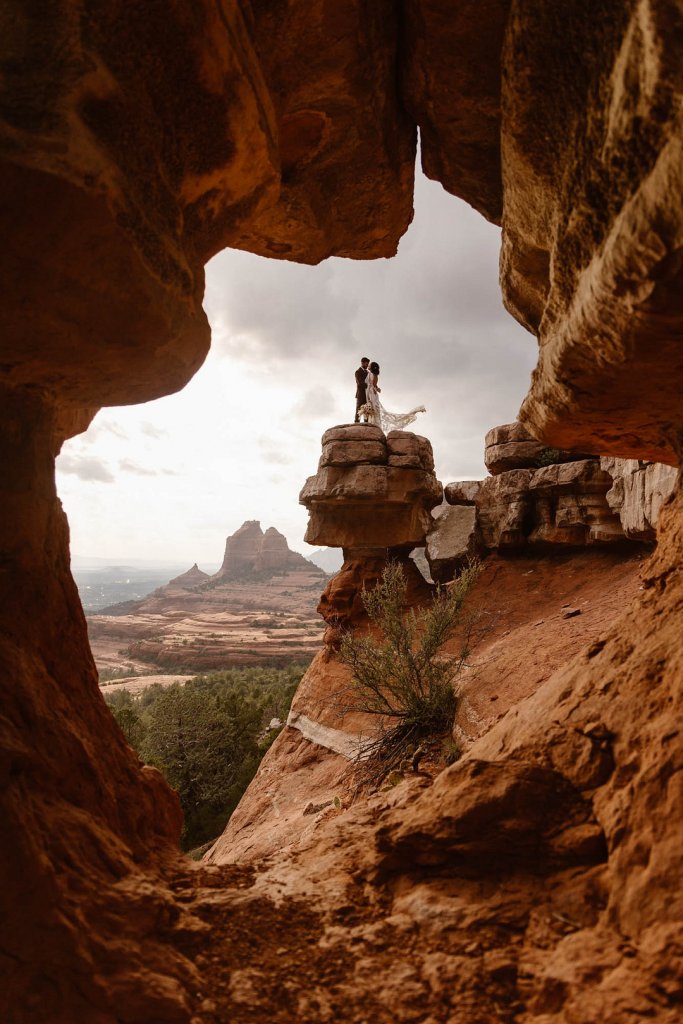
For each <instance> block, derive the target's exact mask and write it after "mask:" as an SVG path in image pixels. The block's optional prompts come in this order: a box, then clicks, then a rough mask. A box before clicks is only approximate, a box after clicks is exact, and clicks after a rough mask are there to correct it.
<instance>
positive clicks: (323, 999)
mask: <svg viewBox="0 0 683 1024" xmlns="http://www.w3.org/2000/svg"><path fill="white" fill-rule="evenodd" d="M7 10H8V16H7V17H6V18H5V19H4V22H3V34H2V48H3V80H2V89H3V93H2V104H1V105H0V147H1V155H2V162H1V163H0V178H1V181H2V189H1V190H0V205H1V207H2V217H3V223H4V226H5V233H4V238H5V243H4V249H3V270H4V274H3V279H2V301H3V351H2V368H3V381H2V384H1V385H0V399H1V401H0V452H1V454H2V466H3V473H2V474H0V497H1V499H2V509H3V515H2V517H0V547H1V550H2V563H1V567H2V572H0V615H1V618H2V629H1V631H0V687H1V688H2V718H1V720H0V744H1V747H0V750H1V753H2V756H1V758H0V765H2V772H3V776H2V783H3V784H2V786H1V787H0V802H1V806H0V811H1V812H2V821H3V824H4V826H5V827H4V829H3V836H2V846H1V848H0V853H1V856H2V864H3V871H4V877H5V878H7V879H8V880H9V881H8V884H6V885H5V886H4V887H3V889H2V893H1V894H0V900H1V905H0V950H2V953H1V954H0V955H1V956H2V960H1V961H0V962H1V964H2V968H1V969H2V979H0V980H1V982H2V984H1V985H0V1011H1V1012H2V1015H3V1016H4V1018H5V1019H7V1020H8V1021H10V1022H11V1024H25V1022H26V1021H27V1020H30V1021H31V1024H41V1022H49V1024H61V1022H62V1021H63V1022H68V1024H80V1022H84V1024H86V1022H87V1024H113V1022H114V1021H115V1020H122V1019H123V1020H128V1021H130V1022H139V1024H143V1022H149V1021H150V1020H157V1021H164V1022H166V1021H168V1022H171V1021H187V1020H190V1019H191V1018H192V1017H194V1018H195V1019H198V1020H205V1021H210V1020H212V1019H213V1020H214V1021H215V1020H217V1019H218V1020H220V1019H221V1017H222V1018H225V1017H226V1016H229V1017H231V1018H232V1019H234V1020H245V1021H246V1020H249V1021H252V1022H253V1021H255V1020H269V1021H270V1020H277V1019H280V1020H292V1019H296V1018H297V1017H299V1018H304V1019H306V1018H308V1019H316V1018H317V1019H320V1020H324V1019H330V1017H336V1019H344V1017H346V1019H352V1020H353V1019H355V1020H358V1021H360V1020H367V1019H377V1020H397V1019H405V1020H410V1019H412V1020H422V1021H429V1020H430V1018H431V1020H432V1021H433V1020H451V1021H453V1020H458V1019H461V1020H463V1021H464V1020H468V1021H469V1020H472V1019H477V1018H479V1019H482V1020H500V1021H507V1020H511V1019H516V1020H518V1021H521V1022H526V1021H534V1020H536V1021H537V1022H539V1024H541V1022H542V1024H550V1022H553V1021H557V1022H567V1024H568V1022H570V1021H581V1022H582V1024H590V1022H592V1021H600V1022H608V1024H627V1022H628V1024H630V1022H632V1021H635V1020H638V1019H639V1018H640V1019H642V1018H646V1019H647V1018H649V1019H656V1020H658V1021H663V1022H667V1024H668V1022H669V1021H673V1020H674V1019H675V1017H676V1015H677V1014H678V1013H679V1006H677V1001H680V984H679V982H678V980H677V979H676V977H674V976H673V974H672V963H673V962H674V955H675V952H676V950H677V948H678V945H680V918H681V913H680V906H679V896H678V893H679V886H678V878H679V877H680V863H679V856H680V853H679V850H680V844H678V843H677V836H676V832H675V829H676V828H677V827H678V825H679V822H680V817H681V805H680V794H679V792H678V790H677V789H676V779H677V774H676V772H677V771H678V770H679V768H680V733H679V731H678V724H677V722H676V719H675V709H676V707H677V706H678V703H679V702H680V694H679V692H678V688H679V686H680V680H681V676H682V675H683V661H682V659H683V649H682V647H681V644H682V640H681V637H682V636H683V630H681V621H682V619H683V596H682V594H681V586H682V584H681V573H680V564H681V560H682V558H683V538H682V535H681V523H682V522H683V506H682V502H681V496H680V494H677V495H676V496H675V498H673V499H670V500H669V501H667V502H666V503H665V505H664V508H663V511H662V514H661V515H660V525H659V527H658V529H659V537H660V539H659V544H658V548H657V551H656V553H655V555H654V556H653V559H652V561H651V562H650V563H649V565H648V567H647V568H646V569H645V571H644V575H643V582H642V584H641V586H642V587H643V590H642V591H640V590H639V591H638V594H637V596H636V599H635V601H634V602H633V604H631V605H630V606H629V607H627V608H625V609H624V614H623V616H622V618H621V619H619V620H618V621H617V622H615V624H614V626H613V627H611V628H609V629H606V630H604V631H601V632H600V633H599V635H598V636H597V638H596V639H595V640H594V641H593V642H592V643H591V645H590V646H588V647H587V648H586V649H585V650H584V651H583V652H582V653H579V654H578V655H577V656H576V657H575V659H574V660H573V661H572V662H570V663H569V664H568V665H566V666H565V667H563V668H561V669H560V670H559V671H558V673H557V674H555V675H553V676H551V678H550V679H548V680H547V681H546V682H545V683H544V684H543V685H542V686H541V687H540V688H539V689H538V691H537V692H536V694H535V695H532V696H531V697H529V698H527V699H526V700H525V702H524V703H521V704H519V705H518V706H517V707H516V708H514V709H512V710H511V711H510V712H509V713H508V715H506V716H505V717H504V718H503V719H502V720H501V721H500V722H499V723H497V724H496V725H495V726H494V727H493V728H492V729H491V730H490V731H489V732H488V733H486V734H485V735H483V736H482V737H480V738H479V739H478V740H477V741H476V743H475V745H474V746H473V747H472V749H471V750H470V751H469V753H468V755H467V757H466V758H465V759H464V760H463V761H462V762H461V763H460V764H458V765H455V766H453V767H452V768H450V769H448V770H447V771H445V772H443V773H442V774H441V775H440V777H439V779H438V780H437V782H436V783H435V784H434V785H433V786H432V787H430V788H423V784H422V783H421V782H420V781H419V780H416V781H415V782H414V783H413V784H411V785H410V786H408V787H406V789H403V790H402V789H401V787H400V786H399V787H397V789H396V791H395V792H394V793H393V795H391V796H390V797H386V796H380V797H377V798H376V802H375V803H374V804H373V805H371V806H369V807H366V808H358V809H357V810H356V811H354V812H352V813H349V814H348V815H346V816H340V818H339V821H335V822H332V823H330V825H329V826H325V831H324V834H318V835H316V837H314V841H313V842H312V843H311V844H310V845H309V846H307V847H306V848H305V849H304V848H302V849H301V850H300V851H298V853H297V858H296V859H294V858H289V857H286V856H285V857H283V858H282V859H281V860H280V861H279V862H278V863H275V862H273V863H272V865H271V867H270V868H268V869H263V870H261V871H260V872H258V873H251V872H245V871H244V870H240V871H235V870H234V869H231V868H216V869H213V870H211V869H209V868H206V867H204V868H201V869H198V870H197V871H193V869H191V868H190V867H189V866H187V865H184V864H183V865H181V864H180V862H179V860H178V855H177V838H178V832H179V820H178V808H177V801H176V799H175V797H174V795H173V794H172V793H171V792H170V791H169V790H168V787H166V786H165V784H164V783H163V781H162V780H161V778H160V777H159V776H158V775H157V774H156V773H155V772H154V771H153V770H151V769H145V768H143V767H142V766H141V765H140V764H139V762H138V760H137V758H136V757H135V755H134V754H133V752H132V751H130V750H129V748H128V747H127V746H126V744H125V743H124V741H123V738H122V736H121V734H120V733H119V732H118V730H117V729H116V728H115V726H114V723H113V722H112V720H111V717H110V716H109V715H108V713H107V711H106V708H105V707H104V703H103V701H102V699H101V697H100V694H99V692H98V689H97V673H96V669H95V665H94V662H93V660H92V657H91V654H90V651H89V648H88V642H87V632H86V623H85V620H84V617H83V614H82V610H81V607H80V603H79V600H78V595H77V593H76V590H75V587H74V585H73V581H72V579H71V576H70V572H69V557H68V526H67V523H66V520H65V517H64V514H63V512H62V509H61V506H60V504H59V502H58V499H57V496H56V494H55V488H54V456H55V453H56V452H57V451H58V450H59V446H60V444H61V442H62V440H63V438H65V437H67V436H72V435H74V434H76V433H78V432H79V431H81V430H83V429H84V428H85V427H86V425H87V423H88V422H89V420H90V419H91V417H92V415H93V413H94V411H95V409H96V408H98V407H99V406H102V405H107V404H129V403H132V402H136V401H147V400H150V399H151V398H155V397H157V396H159V395H162V394H168V393H170V392H172V391H174V390H177V389H178V388H180V387H182V386H183V384H184V383H185V382H186V381H187V380H188V379H189V378H190V377H191V376H192V374H193V373H194V372H195V370H196V369H197V367H198V366H199V365H200V363H201V361H202V359H203V358H204V356H205V354H206V351H207V348H208V343H209V329H208V324H207V321H206V317H205V315H204V312H203V310H202V308H201V300H202V293H203V281H204V278H203V264H204V262H205V260H206V259H208V258H209V256H211V255H212V254H213V253H215V252H217V251H218V250H219V249H221V248H222V247H223V246H226V245H233V246H238V247H240V246H241V247H243V248H246V249H249V250H250V251H254V252H258V253H261V254H266V255H269V256H274V257H280V258H290V259H299V260H303V261H311V262H315V261H317V260H320V259H322V258H324V257H325V256H328V255H331V254H335V255H339V256H350V257H357V258H373V257H378V256H387V255H390V254H391V253H393V252H394V251H395V249H396V245H397V243H398V239H399V238H400V236H401V234H402V233H403V231H404V230H405V229H406V227H407V225H408V224H409V221H410V218H411V189H412V175H413V154H414V149H415V138H416V127H417V126H419V127H420V128H421V130H422V135H423V148H422V152H423V161H424V166H425V168H426V170H427V173H429V174H430V175H432V176H433V177H435V178H437V179H438V180H440V181H442V182H443V184H444V186H445V187H446V188H447V189H448V190H449V191H451V192H453V193H455V194H457V195H460V196H462V197H463V198H465V199H466V200H468V201H470V202H471V203H472V204H473V205H474V206H476V207H477V209H479V210H481V211H482V212H483V213H484V214H485V215H486V216H488V217H490V218H492V219H495V220H500V222H501V224H502V259H501V282H502V293H503V300H504V302H505V303H506V305H507V307H508V308H509V309H510V310H511V311H512V313H513V315H514V316H516V317H517V318H518V319H519V320H520V321H521V322H522V323H524V324H526V325H527V326H528V327H529V329H530V330H531V331H532V332H533V333H534V334H535V335H536V336H537V338H538V342H539V365H538V368H537V370H536V372H535V374H534V377H533V381H532V386H531V390H530V393H529V396H528V398H527V400H526V401H525V403H524V406H523V409H522V413H521V417H522V421H523V422H524V423H525V425H526V426H527V427H528V428H529V429H530V430H531V431H532V433H533V435H534V437H536V438H537V439H539V440H541V441H542V442H543V443H544V444H545V445H549V446H555V447H557V448H561V449H574V450H576V451H580V452H590V453H593V454H595V455H599V456H605V457H607V458H621V459H628V460H638V461H639V462H640V461H644V462H645V461H647V462H652V461H654V462H657V463H665V464H668V465H672V466H673V465H678V464H679V463H680V458H681V449H682V441H681V438H682V436H683V404H682V403H681V401H680V395H681V378H682V376H683V364H682V362H681V344H680V337H681V323H682V312H683V310H682V309H681V302H682V301H683V300H682V298H681V297H682V296H683V288H682V287H681V276H682V274H683V269H682V266H683V265H682V263H681V259H680V251H681V247H682V236H683V203H682V202H681V191H682V190H681V167H682V166H683V161H682V160H681V147H682V145H683V132H682V131H681V117H682V113H681V111H682V110H683V107H682V105H681V103H680V96H681V92H682V91H683V90H682V83H681V66H682V62H681V43H680V39H681V31H682V27H683V21H682V15H681V10H680V5H679V4H677V3H675V2H673V0H628V2H617V0H614V2H608V3H606V4H602V5H596V4H593V3H588V0H580V2H577V3H574V4H572V5H567V4H558V3H556V2H551V0H542V2H538V0H533V2H532V0H515V2H507V0H500V2H498V0H491V2H487V3H484V4H482V3H476V4H475V3H473V2H465V3H461V4H458V5H456V6H454V5H452V4H444V3H443V2H442V0H410V2H407V3H405V4H403V5H400V6H398V7H397V6H396V5H394V4H392V3H390V2H389V0H380V2H377V3H374V2H373V3H368V2H365V0H343V2H340V3H336V2H335V3H326V2H323V0H320V2H314V3H305V4H304V3H303V2H301V0H294V2H293V3H289V4H286V5H285V4H277V3H265V4H249V5H248V4H246V3H238V4H232V5H220V6H216V5H215V4H211V3H208V2H206V0H198V2H197V3H195V4H187V3H185V2H183V0H174V2H172V3H170V4H164V5H159V4H154V3H152V4H140V5H127V6H126V8H125V12H124V10H123V7H122V5H120V4H116V3H115V4H113V5H108V6H107V5H101V4H99V5H98V4H92V3H90V4H87V5H85V6H82V5H81V6H79V5H77V4H75V3H74V2H73V0H58V2H56V3H55V4H52V5H50V6H49V9H46V6H45V5H39V4H33V5H30V4H29V5H27V4H25V3H20V2H18V0H12V2H11V3H10V4H9V6H8V8H7ZM124 15H125V16H124ZM640 468H641V467H639V470H640ZM334 469H335V467H331V472H330V475H331V476H333V475H334V473H333V472H332V470H334ZM372 469H373V467H372V466H371V467H370V469H369V470H365V472H364V473H363V474H362V475H363V476H364V477H365V478H366V479H367V478H371V477H373V472H372ZM631 475H635V474H630V473H629V474H628V476H631ZM387 476H388V471H387ZM628 476H627V475H626V474H625V475H624V483H623V487H624V493H626V492H627V490H628V487H629V480H628ZM638 486H639V484H638ZM417 518H418V519H420V520H421V518H422V513H420V514H419V516H418V517H417ZM645 518H646V519H648V521H650V520H649V516H646V517H645ZM555 525H557V524H555ZM348 597H349V595H348V592H347V594H346V597H345V599H344V600H345V602H346V604H348ZM392 804H393V805H395V806H393V807H392V806H391V805H392ZM342 818H343V820H342ZM252 883H253V884H252ZM321 894H325V901H324V902H323V901H321ZM435 908H436V909H435ZM276 933H277V934H278V940H277V941H278V943H279V945H275V943H274V941H273V938H274V935H275V934H276Z"/></svg>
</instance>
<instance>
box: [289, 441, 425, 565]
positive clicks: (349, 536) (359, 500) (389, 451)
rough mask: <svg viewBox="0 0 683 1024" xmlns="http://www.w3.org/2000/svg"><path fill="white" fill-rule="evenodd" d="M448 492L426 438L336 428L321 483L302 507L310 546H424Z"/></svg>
mask: <svg viewBox="0 0 683 1024" xmlns="http://www.w3.org/2000/svg"><path fill="white" fill-rule="evenodd" d="M442 494H443V490H442V487H441V484H440V483H439V481H438V480H437V479H436V477H435V476H434V458H433V455H432V447H431V445H430V443H429V441H428V440H427V439H426V438H424V437H419V436H417V435H415V434H412V433H410V432H409V431H400V430H392V431H390V433H389V434H388V435H387V437H386V438H385V436H384V434H383V433H382V431H381V430H380V429H379V427H372V426H365V425H353V424H351V425H347V426H344V425H342V426H339V427H331V428H330V429H329V430H327V431H326V432H325V434H324V435H323V451H322V455H321V457H320V463H319V466H318V472H317V474H316V476H311V477H309V478H308V480H307V481H306V483H305V484H304V487H303V489H302V491H301V494H300V496H299V501H300V502H301V504H302V505H305V506H306V508H307V509H308V511H309V521H308V529H307V530H306V537H305V540H306V541H307V542H308V543H309V544H324V545H326V546H328V547H337V548H345V549H346V548H349V549H350V548H354V549H360V548H363V549H366V550H367V551H371V550H372V549H379V551H380V552H382V551H386V549H387V548H399V547H400V548H407V550H408V551H410V550H411V549H412V548H414V547H419V546H422V545H423V544H424V541H425V536H426V533H427V530H428V529H429V527H430V525H431V519H430V516H429V512H430V509H432V508H434V506H435V505H438V504H439V502H440V501H441V497H442Z"/></svg>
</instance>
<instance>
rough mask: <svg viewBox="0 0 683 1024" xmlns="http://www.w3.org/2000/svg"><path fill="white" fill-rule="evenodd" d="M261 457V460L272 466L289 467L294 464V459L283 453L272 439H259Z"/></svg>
mask: <svg viewBox="0 0 683 1024" xmlns="http://www.w3.org/2000/svg"><path fill="white" fill-rule="evenodd" d="M257 443H258V446H259V456H260V458H261V459H262V460H263V461H264V462H266V463H268V464H269V465H271V466H289V465H291V463H292V458H291V456H290V455H288V454H287V452H286V451H283V450H282V448H281V447H279V446H278V445H277V444H276V443H275V442H274V441H273V440H272V439H271V438H269V437H259V438H258V442H257Z"/></svg>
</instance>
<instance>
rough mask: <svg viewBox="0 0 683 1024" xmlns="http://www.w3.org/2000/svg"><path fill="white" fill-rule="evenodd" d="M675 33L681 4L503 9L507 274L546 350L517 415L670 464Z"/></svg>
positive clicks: (676, 419)
mask: <svg viewBox="0 0 683 1024" xmlns="http://www.w3.org/2000/svg"><path fill="white" fill-rule="evenodd" d="M682 30H683V12H682V11H681V7H680V4H678V3H676V2H675V0H633V2H629V3H623V2H621V0H612V2H608V3H604V4H601V5H600V6H599V8H597V7H596V6H595V5H594V4H592V3H590V2H588V0H582V2H580V3H575V4H564V3H560V4H557V3H544V4H542V5H540V6H539V5H538V4H537V3H535V2H533V0H518V2H516V3H514V4H512V6H511V10H510V19H509V21H508V26H507V33H506V37H505V45H504V48H503V82H504V87H503V93H502V109H503V113H502V134H501V150H502V166H503V193H504V202H503V207H504V212H503V250H502V263H501V272H502V276H501V280H502V286H503V297H504V300H505V303H506V305H507V307H508V309H509V310H510V311H511V312H512V313H513V315H514V316H516V317H517V319H519V320H520V322H521V323H523V324H525V325H526V326H528V327H529V329H530V330H532V331H534V333H537V334H538V337H539V343H540V358H539V365H538V368H537V369H536V371H535V373H534V376H533V381H532V387H531V391H530V393H529V395H528V397H527V399H526V401H525V403H524V406H523V409H522V419H523V421H524V422H525V423H526V424H527V425H529V426H530V428H531V429H532V431H533V433H534V434H535V436H537V437H539V438H542V439H543V440H544V441H545V442H546V444H552V445H555V446H556V447H558V448H580V449H581V450H583V451H585V450H588V451H594V452H597V453H598V454H605V455H620V456H624V457H632V458H638V459H648V460H651V461H654V462H665V463H670V464H672V465H673V464H676V462H677V461H678V455H679V454H680V449H679V447H678V441H677V440H676V438H677V437H679V436H680V435H681V433H682V432H683V404H682V403H681V400H680V379H681V372H682V371H683V346H682V345H681V327H680V324H681V313H683V308H682V306H681V302H682V301H683V300H682V299H681V296H683V279H682V277H681V273H682V271H681V259H680V253H681V248H682V246H683V205H682V204H681V191H682V189H681V185H682V175H683V152H682V145H683V124H682V120H681V118H682V116H683V115H682V113H681V105H680V94H681V86H682V85H683V82H682V80H681V60H680V56H681V53H680V38H681V31H682ZM645 392H647V394H648V395H651V396H653V398H652V402H649V401H647V400H646V399H645ZM655 396H656V397H655ZM654 404H656V405H657V414H656V415H655V416H653V415H652V408H653V405H654Z"/></svg>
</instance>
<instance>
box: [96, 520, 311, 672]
mask: <svg viewBox="0 0 683 1024" xmlns="http://www.w3.org/2000/svg"><path fill="white" fill-rule="evenodd" d="M167 578H168V577H167ZM325 582H326V577H325V572H324V570H323V569H321V568H320V567H319V566H318V565H316V564H314V563H313V562H311V561H309V560H308V559H307V558H304V556H303V555H300V554H299V553H298V552H296V551H291V550H290V548H289V546H288V544H287V539H286V538H285V537H284V535H283V534H281V533H280V532H279V531H278V530H276V529H275V528H274V527H269V528H268V529H267V530H266V531H265V532H264V531H263V530H262V529H261V524H260V523H259V522H258V521H257V520H248V521H247V522H245V523H243V524H242V526H241V527H240V528H239V530H236V531H235V533H233V534H232V535H231V536H230V537H228V538H227V540H226V544H225V555H224V558H223V562H222V565H221V567H220V569H219V570H218V572H216V573H214V574H213V575H209V574H208V573H205V572H202V570H201V569H199V567H198V566H197V565H196V563H195V564H194V565H193V566H192V567H191V568H190V569H187V570H186V571H185V572H183V573H181V574H180V575H176V576H175V577H174V578H173V579H172V580H170V581H169V582H167V583H164V585H163V586H158V587H157V588H156V589H155V590H154V591H153V592H152V593H150V594H147V595H146V596H144V597H143V598H142V599H141V600H137V601H124V602H120V603H118V604H113V605H110V606H109V607H105V608H103V609H101V610H100V611H99V612H98V613H96V614H91V615H90V616H89V617H88V629H89V633H90V640H91V645H92V649H93V654H94V655H95V661H96V662H97V665H98V668H99V669H100V671H106V672H107V673H109V674H110V675H111V673H116V672H118V671H120V670H125V672H126V673H127V674H131V675H134V674H136V673H138V674H144V673H149V671H150V666H152V667H153V668H155V669H157V670H160V669H163V670H165V671H169V670H171V671H175V672H187V671H196V672H203V671H208V670H211V669H222V668H230V667H233V666H243V665H268V664H270V665H274V664H285V663H287V662H290V661H295V660H296V661H302V660H306V659H310V658H311V657H312V656H313V654H314V653H315V652H316V651H317V650H318V648H319V646H320V641H321V638H322V632H323V628H324V623H323V621H322V619H321V618H320V617H319V615H318V614H317V612H316V608H317V605H318V601H319V600H320V595H321V593H322V591H323V589H324V587H325ZM131 669H132V671H130V670H131Z"/></svg>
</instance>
